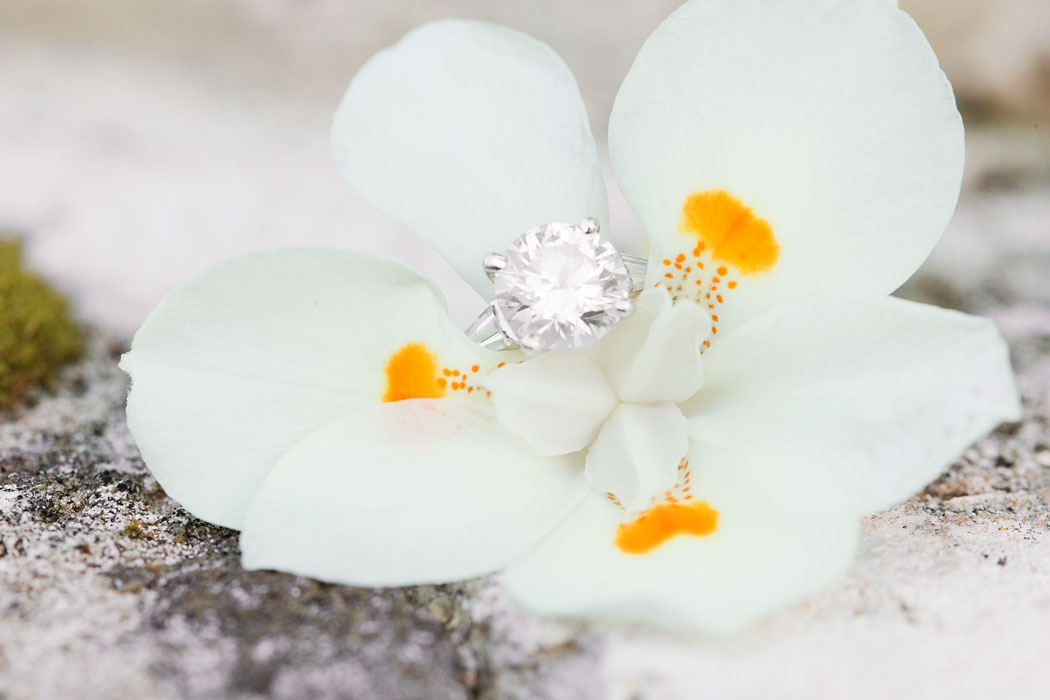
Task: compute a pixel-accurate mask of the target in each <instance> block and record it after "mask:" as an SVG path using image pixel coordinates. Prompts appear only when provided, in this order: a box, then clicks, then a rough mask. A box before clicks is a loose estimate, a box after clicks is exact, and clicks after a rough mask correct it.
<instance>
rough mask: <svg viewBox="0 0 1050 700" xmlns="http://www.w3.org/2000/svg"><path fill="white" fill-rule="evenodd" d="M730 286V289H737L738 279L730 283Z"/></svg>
mask: <svg viewBox="0 0 1050 700" xmlns="http://www.w3.org/2000/svg"><path fill="white" fill-rule="evenodd" d="M729 288H730V289H736V281H735V280H734V281H732V282H730V283H729Z"/></svg>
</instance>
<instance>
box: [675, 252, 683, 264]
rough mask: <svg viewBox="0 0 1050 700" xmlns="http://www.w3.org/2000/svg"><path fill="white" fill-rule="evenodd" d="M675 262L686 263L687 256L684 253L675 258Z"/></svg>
mask: <svg viewBox="0 0 1050 700" xmlns="http://www.w3.org/2000/svg"><path fill="white" fill-rule="evenodd" d="M674 261H675V262H677V263H680V262H685V255H683V254H682V253H679V254H678V257H677V258H675V259H674Z"/></svg>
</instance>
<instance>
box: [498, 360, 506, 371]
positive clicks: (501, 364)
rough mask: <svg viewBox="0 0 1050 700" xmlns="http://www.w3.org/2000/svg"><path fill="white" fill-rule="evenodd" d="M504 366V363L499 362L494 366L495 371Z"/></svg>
mask: <svg viewBox="0 0 1050 700" xmlns="http://www.w3.org/2000/svg"><path fill="white" fill-rule="evenodd" d="M505 364H507V363H506V362H500V363H499V364H498V365H496V369H499V368H500V367H502V366H503V365H505Z"/></svg>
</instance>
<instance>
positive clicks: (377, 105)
mask: <svg viewBox="0 0 1050 700" xmlns="http://www.w3.org/2000/svg"><path fill="white" fill-rule="evenodd" d="M332 140H333V147H334V152H335V158H336V161H337V163H338V165H339V168H340V170H341V171H342V173H343V176H344V177H345V178H346V179H347V181H348V182H349V183H350V185H351V186H352V187H353V188H354V189H355V190H356V191H357V193H358V194H360V195H361V196H362V197H363V198H364V199H365V200H366V201H368V202H369V203H370V204H372V205H373V206H374V207H376V208H377V209H379V210H380V211H382V212H383V213H385V214H386V215H387V216H389V217H390V218H392V219H394V220H395V221H398V222H399V223H401V224H402V225H404V226H406V227H407V228H408V229H409V230H411V231H412V232H413V233H415V234H416V235H418V236H419V237H420V238H422V239H423V240H425V241H426V242H427V243H429V244H430V245H432V246H433V247H434V248H435V249H436V250H437V251H438V252H439V253H441V254H442V255H444V256H445V258H447V259H448V261H449V262H450V263H452V266H453V267H455V268H456V270H457V271H458V272H459V273H460V274H461V275H463V277H464V278H465V279H466V280H467V281H468V282H470V283H471V284H472V285H473V286H474V287H475V289H477V290H478V291H479V292H481V294H482V295H483V296H485V297H491V296H492V285H491V283H490V282H489V281H488V279H487V278H486V277H485V275H484V273H483V271H482V267H481V263H482V260H483V258H484V256H485V254H486V253H490V252H494V251H498V252H501V251H503V250H504V249H505V248H506V247H507V245H508V244H509V243H510V242H511V241H512V240H513V239H514V238H515V237H516V236H518V235H519V234H521V233H522V232H524V231H525V230H526V229H529V228H532V227H533V226H539V225H541V224H544V223H547V222H550V221H565V222H575V221H579V220H581V219H583V218H585V217H594V218H597V219H599V220H600V221H601V222H602V223H603V224H606V223H607V221H608V220H607V216H606V210H607V206H608V205H607V201H606V196H605V183H604V181H603V180H602V174H601V168H600V165H599V162H598V155H597V149H596V147H595V145H594V137H593V136H592V135H591V131H590V126H589V124H588V121H587V115H586V113H585V111H584V107H583V101H582V100H581V98H580V94H579V89H578V88H577V86H576V81H575V80H574V78H573V76H572V74H571V73H570V72H569V69H568V68H567V67H566V66H565V64H564V63H563V62H562V60H561V59H560V58H559V57H558V55H557V54H555V53H554V52H553V51H552V50H551V49H550V48H549V47H548V46H546V45H545V44H542V43H540V42H538V41H536V40H535V39H532V38H530V37H528V36H525V35H524V34H519V33H518V32H515V31H511V30H509V29H505V28H503V27H499V26H496V25H491V24H485V23H481V22H470V21H462V20H445V21H441V22H435V23H432V24H427V25H424V26H422V27H420V28H419V29H416V30H414V31H412V32H410V33H409V34H408V35H407V36H405V38H404V39H402V40H401V41H400V42H399V43H397V44H395V45H394V46H392V47H391V48H389V49H386V50H385V51H382V52H380V53H378V54H377V55H376V56H375V57H374V58H373V59H372V60H371V61H369V62H368V63H367V64H366V65H365V67H364V68H362V69H361V71H360V72H359V73H358V74H357V76H356V77H355V78H354V80H353V82H351V83H350V87H349V89H348V90H347V93H346V96H345V97H344V98H343V101H342V104H341V105H340V106H339V110H338V111H337V112H336V115H335V123H334V124H333V127H332Z"/></svg>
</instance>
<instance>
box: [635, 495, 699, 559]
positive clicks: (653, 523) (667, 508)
mask: <svg viewBox="0 0 1050 700" xmlns="http://www.w3.org/2000/svg"><path fill="white" fill-rule="evenodd" d="M717 529H718V511H717V510H715V509H714V508H712V507H711V506H710V505H709V504H708V503H707V502H706V501H696V502H694V503H688V504H681V503H663V504H660V505H658V506H653V507H652V508H650V509H649V510H647V511H645V512H644V513H642V515H641V516H639V517H638V518H637V519H636V520H632V521H631V522H629V523H625V524H623V525H621V526H620V527H619V529H617V531H616V540H615V541H616V546H617V547H619V548H620V551H621V552H625V553H626V554H646V553H648V552H651V551H653V550H654V549H656V548H657V547H659V546H660V545H662V544H663V543H664V542H666V541H667V540H669V539H671V538H672V537H674V536H676V535H694V536H697V537H702V536H704V535H710V534H711V533H712V532H714V531H715V530H717Z"/></svg>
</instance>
